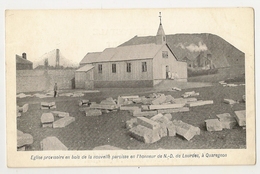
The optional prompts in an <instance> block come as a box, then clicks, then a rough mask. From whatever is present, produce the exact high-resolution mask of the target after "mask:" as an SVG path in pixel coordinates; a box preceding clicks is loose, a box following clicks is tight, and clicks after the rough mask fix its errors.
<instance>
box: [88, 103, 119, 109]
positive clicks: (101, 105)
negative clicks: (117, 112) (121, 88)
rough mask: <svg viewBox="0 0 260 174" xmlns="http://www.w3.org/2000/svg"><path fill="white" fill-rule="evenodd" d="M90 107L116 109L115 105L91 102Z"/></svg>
mask: <svg viewBox="0 0 260 174" xmlns="http://www.w3.org/2000/svg"><path fill="white" fill-rule="evenodd" d="M90 108H93V109H110V110H113V109H116V105H103V104H91V105H90Z"/></svg>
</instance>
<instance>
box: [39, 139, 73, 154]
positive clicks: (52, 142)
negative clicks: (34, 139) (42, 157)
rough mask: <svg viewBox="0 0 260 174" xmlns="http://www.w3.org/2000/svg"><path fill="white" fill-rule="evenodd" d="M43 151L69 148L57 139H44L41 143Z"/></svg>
mask: <svg viewBox="0 0 260 174" xmlns="http://www.w3.org/2000/svg"><path fill="white" fill-rule="evenodd" d="M40 145H41V150H46V151H47V150H68V148H67V147H66V146H65V145H64V144H63V143H62V142H61V141H60V140H59V139H58V138H56V137H47V138H44V139H43V140H42V141H41V142H40Z"/></svg>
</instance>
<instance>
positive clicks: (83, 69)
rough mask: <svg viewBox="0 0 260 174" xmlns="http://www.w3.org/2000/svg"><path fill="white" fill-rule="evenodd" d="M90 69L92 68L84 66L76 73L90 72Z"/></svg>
mask: <svg viewBox="0 0 260 174" xmlns="http://www.w3.org/2000/svg"><path fill="white" fill-rule="evenodd" d="M92 68H94V66H92V65H84V66H82V67H81V68H79V69H77V70H76V72H82V71H84V72H87V71H89V70H91V69H92Z"/></svg>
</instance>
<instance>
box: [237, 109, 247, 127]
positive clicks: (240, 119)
mask: <svg viewBox="0 0 260 174" xmlns="http://www.w3.org/2000/svg"><path fill="white" fill-rule="evenodd" d="M235 114H236V115H235V118H236V120H237V123H238V125H239V126H241V127H243V126H246V111H245V110H241V111H235Z"/></svg>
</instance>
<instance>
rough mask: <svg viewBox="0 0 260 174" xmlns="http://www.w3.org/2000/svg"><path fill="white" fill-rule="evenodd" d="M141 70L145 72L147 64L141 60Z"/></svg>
mask: <svg viewBox="0 0 260 174" xmlns="http://www.w3.org/2000/svg"><path fill="white" fill-rule="evenodd" d="M142 72H147V64H146V62H142Z"/></svg>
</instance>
